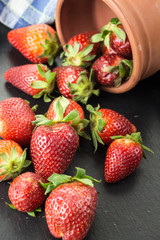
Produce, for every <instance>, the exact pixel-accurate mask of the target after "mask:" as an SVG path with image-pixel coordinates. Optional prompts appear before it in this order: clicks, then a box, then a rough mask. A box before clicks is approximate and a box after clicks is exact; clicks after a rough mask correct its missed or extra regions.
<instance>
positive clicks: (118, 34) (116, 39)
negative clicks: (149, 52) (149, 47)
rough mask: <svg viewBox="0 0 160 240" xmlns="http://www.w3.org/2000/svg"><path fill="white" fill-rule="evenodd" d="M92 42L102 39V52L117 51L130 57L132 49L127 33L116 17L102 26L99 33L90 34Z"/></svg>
mask: <svg viewBox="0 0 160 240" xmlns="http://www.w3.org/2000/svg"><path fill="white" fill-rule="evenodd" d="M91 41H92V42H93V43H97V42H101V41H104V45H105V46H104V49H103V53H104V54H110V53H111V54H112V53H117V54H120V55H122V56H123V57H125V58H127V59H131V58H132V49H131V45H130V42H129V39H128V36H127V33H126V31H125V29H124V27H123V25H122V24H121V22H120V21H119V19H118V18H112V19H111V20H110V22H109V23H108V24H107V25H105V26H103V27H102V29H101V33H98V34H95V35H93V36H92V38H91Z"/></svg>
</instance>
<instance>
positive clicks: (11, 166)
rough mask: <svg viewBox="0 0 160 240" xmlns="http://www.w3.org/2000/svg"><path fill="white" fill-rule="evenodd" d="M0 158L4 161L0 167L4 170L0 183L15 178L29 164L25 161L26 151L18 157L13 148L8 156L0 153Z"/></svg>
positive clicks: (29, 162)
mask: <svg viewBox="0 0 160 240" xmlns="http://www.w3.org/2000/svg"><path fill="white" fill-rule="evenodd" d="M0 158H1V159H2V160H3V161H4V163H2V164H1V165H0V168H1V169H2V170H4V171H3V172H1V174H0V176H3V175H5V177H4V178H3V179H2V181H4V180H6V179H9V178H15V177H17V176H18V175H19V174H20V173H21V172H22V171H23V170H24V169H25V168H26V167H28V166H29V165H30V164H31V161H29V160H26V149H25V150H24V151H23V153H22V155H21V156H20V157H18V155H17V151H16V148H15V147H13V148H12V150H11V155H10V156H8V154H7V153H0Z"/></svg>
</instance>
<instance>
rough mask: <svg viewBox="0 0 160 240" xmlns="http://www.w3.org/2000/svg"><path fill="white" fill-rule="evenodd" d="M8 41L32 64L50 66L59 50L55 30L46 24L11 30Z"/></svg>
mask: <svg viewBox="0 0 160 240" xmlns="http://www.w3.org/2000/svg"><path fill="white" fill-rule="evenodd" d="M8 41H9V42H10V43H11V44H12V45H13V46H14V47H15V48H16V49H18V50H19V51H20V52H21V53H22V54H23V55H24V57H26V58H27V59H28V60H29V61H31V62H32V63H46V62H48V63H49V65H52V64H53V61H54V58H55V56H56V55H57V53H58V51H59V48H60V44H59V40H58V37H57V34H56V32H55V30H54V29H53V28H52V27H50V26H48V25H47V24H35V25H30V26H27V27H23V28H17V29H14V30H11V31H10V32H9V33H8Z"/></svg>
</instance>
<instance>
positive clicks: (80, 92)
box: [67, 69, 99, 104]
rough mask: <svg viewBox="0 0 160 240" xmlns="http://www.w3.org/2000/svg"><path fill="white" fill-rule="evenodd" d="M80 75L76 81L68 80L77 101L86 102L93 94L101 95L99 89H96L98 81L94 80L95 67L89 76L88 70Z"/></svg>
mask: <svg viewBox="0 0 160 240" xmlns="http://www.w3.org/2000/svg"><path fill="white" fill-rule="evenodd" d="M79 75H80V76H79V78H78V80H77V82H76V83H70V82H68V84H67V85H68V87H69V88H70V92H71V94H72V96H73V98H72V99H73V100H74V101H76V102H81V103H83V104H86V103H87V101H88V99H89V97H90V96H91V95H92V94H94V95H96V96H98V95H99V89H94V86H95V84H96V83H95V81H93V80H92V76H93V69H91V71H90V75H89V78H88V77H87V74H86V71H83V72H81V73H80V74H79Z"/></svg>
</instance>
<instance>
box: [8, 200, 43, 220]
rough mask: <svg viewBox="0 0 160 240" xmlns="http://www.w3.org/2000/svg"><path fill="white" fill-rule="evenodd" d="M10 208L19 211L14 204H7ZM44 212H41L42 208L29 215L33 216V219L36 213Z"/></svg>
mask: <svg viewBox="0 0 160 240" xmlns="http://www.w3.org/2000/svg"><path fill="white" fill-rule="evenodd" d="M6 204H7V205H8V206H9V207H10V208H12V209H14V210H17V208H16V207H15V206H14V205H13V204H11V203H6ZM41 211H42V210H41V208H37V209H35V210H34V211H32V212H27V214H28V215H29V216H31V217H36V214H35V213H36V212H41Z"/></svg>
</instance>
